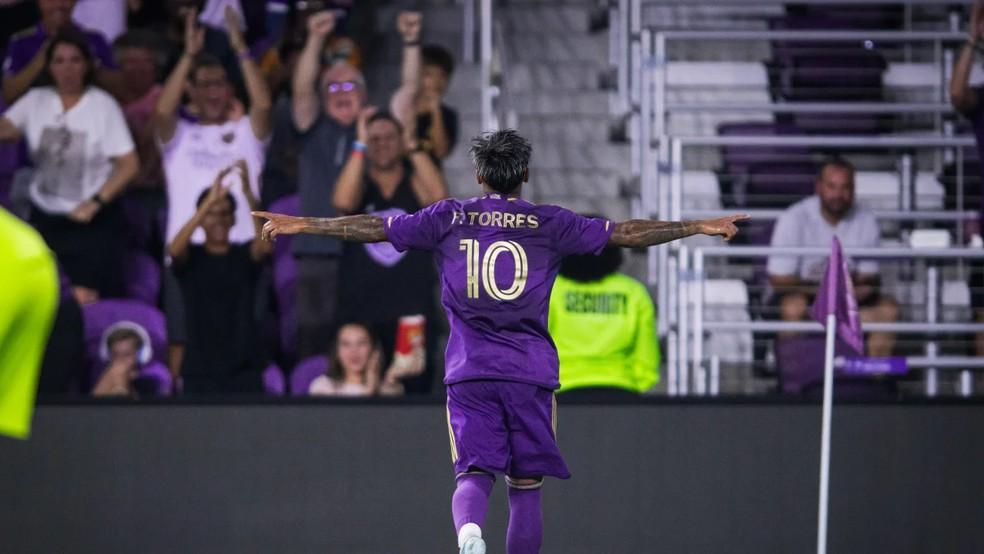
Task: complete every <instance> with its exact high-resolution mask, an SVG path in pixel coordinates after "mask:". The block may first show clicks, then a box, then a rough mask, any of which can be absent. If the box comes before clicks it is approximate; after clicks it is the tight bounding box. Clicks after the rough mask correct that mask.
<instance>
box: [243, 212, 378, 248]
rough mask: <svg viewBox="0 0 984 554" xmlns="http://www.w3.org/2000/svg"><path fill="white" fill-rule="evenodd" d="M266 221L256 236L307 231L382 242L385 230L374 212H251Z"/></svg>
mask: <svg viewBox="0 0 984 554" xmlns="http://www.w3.org/2000/svg"><path fill="white" fill-rule="evenodd" d="M253 215H254V216H256V217H262V218H263V219H266V220H267V222H266V223H264V224H263V231H262V232H261V233H260V236H261V238H262V239H263V240H268V241H272V240H274V239H276V238H277V237H278V236H279V235H295V234H298V233H308V234H313V235H328V236H330V237H335V238H339V239H342V240H347V241H352V242H383V241H385V240H386V231H385V230H384V229H383V218H381V217H378V216H374V215H348V216H344V217H294V216H290V215H282V214H275V213H270V212H253Z"/></svg>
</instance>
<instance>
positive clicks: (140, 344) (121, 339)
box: [92, 321, 150, 396]
mask: <svg viewBox="0 0 984 554" xmlns="http://www.w3.org/2000/svg"><path fill="white" fill-rule="evenodd" d="M101 343H102V346H101V349H102V350H101V352H100V356H101V358H102V361H103V362H105V363H106V369H104V370H103V373H102V375H101V376H100V377H99V379H98V380H97V381H96V384H95V386H94V387H93V388H92V396H134V395H135V392H136V391H135V389H134V386H133V382H134V380H135V379H137V377H138V375H139V373H140V366H141V365H142V364H144V363H147V360H149V359H150V351H149V348H150V337H149V336H148V335H147V331H146V330H145V329H144V328H143V327H141V326H139V325H137V324H136V323H133V322H130V321H121V322H119V323H117V324H115V325H112V326H110V327H109V328H107V329H106V331H105V333H103V338H102V341H101Z"/></svg>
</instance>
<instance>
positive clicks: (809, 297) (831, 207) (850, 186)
mask: <svg viewBox="0 0 984 554" xmlns="http://www.w3.org/2000/svg"><path fill="white" fill-rule="evenodd" d="M835 236H836V237H837V238H839V239H840V241H841V242H842V243H843V244H844V246H846V247H852V246H855V247H871V248H876V247H878V242H879V239H880V236H881V233H880V231H879V229H878V221H876V220H875V216H874V214H872V213H871V212H870V211H868V210H866V209H865V208H864V207H862V206H858V205H855V203H854V166H852V165H851V164H850V163H849V162H848V161H846V160H843V159H839V158H833V159H830V160H828V161H827V162H825V163H824V164H823V166H822V167H821V168H820V173H819V174H818V175H817V183H816V194H815V195H814V196H810V197H809V198H805V199H803V200H800V201H799V202H797V203H795V204H793V205H792V206H790V207H789V208H787V209H786V211H785V212H783V213H782V215H780V216H779V219H778V221H776V227H775V230H774V231H773V232H772V246H823V247H829V246H830V243H831V241H832V240H833V238H834V237H835ZM826 264H827V259H826V257H825V256H819V257H808V256H803V257H798V256H785V255H774V256H769V261H768V265H767V270H768V272H769V282H770V284H771V286H772V288H773V291H774V299H775V300H776V301H777V302H778V305H779V314H780V317H781V318H782V319H783V320H784V321H800V320H803V319H806V317H807V316H808V314H809V310H810V305H811V304H812V303H813V297H814V296H815V295H816V291H817V285H818V283H819V282H820V279H821V278H822V277H823V273H824V270H825V269H826ZM851 265H852V266H853V267H852V275H853V280H854V292H855V295H856V296H857V301H858V306H859V307H860V308H861V309H860V315H861V320H862V321H865V322H873V321H876V322H884V323H887V322H892V321H896V320H897V319H898V305H897V304H896V302H895V300H894V299H893V298H891V297H889V296H886V295H883V294H879V291H878V284H879V278H878V263H877V262H875V261H873V260H860V261H858V262H857V263H856V264H855V263H854V262H853V261H852V262H851ZM894 346H895V335H894V334H892V333H868V340H867V351H868V355H869V356H877V357H882V356H891V355H892V350H893V348H894Z"/></svg>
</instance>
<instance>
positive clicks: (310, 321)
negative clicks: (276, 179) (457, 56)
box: [291, 11, 420, 357]
mask: <svg viewBox="0 0 984 554" xmlns="http://www.w3.org/2000/svg"><path fill="white" fill-rule="evenodd" d="M400 17H401V18H402V19H403V20H407V19H408V18H416V20H417V23H418V24H417V25H416V26H415V29H414V28H412V26H410V25H408V27H411V28H408V29H407V30H408V34H406V35H404V42H405V43H407V47H406V48H405V49H404V50H405V52H406V50H414V51H416V50H418V48H417V45H416V39H417V36H416V35H412V34H411V33H412V32H413V31H414V30H416V32H417V33H419V29H420V26H419V14H416V15H413V14H408V13H407V12H404V13H401V15H400ZM307 23H308V38H307V41H306V42H305V44H304V50H302V51H301V56H300V58H299V59H298V62H297V70H296V72H295V73H294V80H293V86H292V92H293V99H292V104H291V107H292V112H293V120H294V126H295V128H296V130H297V132H298V133H299V136H298V147H299V153H298V170H297V176H298V180H297V187H298V195H299V198H300V210H301V215H303V216H314V217H330V216H333V215H335V213H336V212H335V209H334V207H333V206H332V204H331V202H326V199H329V198H332V197H333V195H334V184H335V181H336V180H337V179H338V177H339V174H340V173H341V170H342V166H343V165H344V164H345V160H346V157H347V156H348V153H349V151H350V150H351V148H352V141H353V140H354V139H355V122H356V119H357V118H358V116H359V114H360V112H361V110H362V107H363V105H364V104H365V100H366V83H365V79H364V78H363V77H362V74H361V73H360V72H359V71H358V70H357V69H355V68H354V67H352V66H351V65H349V64H348V63H345V62H339V63H335V64H332V65H330V66H327V67H326V68H324V70H323V71H321V73H320V75H319V65H320V63H319V62H320V56H321V52H322V49H323V47H324V44H325V40H326V39H327V38H328V36H329V35H330V34H331V33H332V31H333V29H334V27H335V16H334V14H333V13H332V12H330V11H325V12H320V13H316V14H313V15H311V16H310V17H309V18H308V20H307ZM397 94H399V92H398V93H397ZM408 96H409V95H408V94H403V97H408ZM293 245H294V255H295V256H296V257H297V266H298V286H297V288H298V307H299V309H298V336H299V344H298V354H299V355H300V356H301V357H307V356H312V355H315V354H317V353H318V352H319V351H320V350H321V345H323V344H325V343H327V342H328V341H329V340H331V336H332V334H333V327H334V324H335V317H336V315H337V295H338V288H339V284H338V278H339V277H338V273H339V271H338V267H339V266H338V263H339V256H340V255H341V253H342V244H341V242H340V241H338V240H335V239H330V238H327V237H317V236H312V235H301V236H298V237H297V239H296V240H295V241H294V243H293Z"/></svg>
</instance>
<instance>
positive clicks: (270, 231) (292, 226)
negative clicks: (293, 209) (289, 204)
mask: <svg viewBox="0 0 984 554" xmlns="http://www.w3.org/2000/svg"><path fill="white" fill-rule="evenodd" d="M251 213H252V214H253V216H254V217H262V218H263V219H266V220H267V222H266V223H264V224H263V230H262V231H261V232H260V238H261V239H263V240H265V241H270V242H272V241H274V240H276V238H277V237H278V236H280V235H296V234H297V233H300V232H301V231H303V230H304V218H301V217H294V216H292V215H283V214H275V213H271V212H251Z"/></svg>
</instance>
